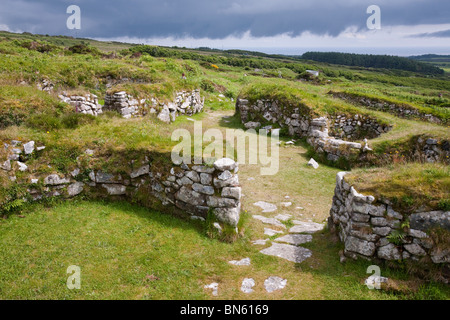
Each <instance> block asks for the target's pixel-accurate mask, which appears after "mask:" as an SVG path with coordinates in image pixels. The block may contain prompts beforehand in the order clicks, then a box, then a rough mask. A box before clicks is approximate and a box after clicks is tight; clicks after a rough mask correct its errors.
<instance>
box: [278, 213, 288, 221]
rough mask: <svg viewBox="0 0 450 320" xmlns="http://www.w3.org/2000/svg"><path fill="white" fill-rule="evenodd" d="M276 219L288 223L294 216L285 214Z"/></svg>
mask: <svg viewBox="0 0 450 320" xmlns="http://www.w3.org/2000/svg"><path fill="white" fill-rule="evenodd" d="M274 218H275V219H277V220H280V221H288V220H289V219H291V218H292V215H290V214H287V213H285V214H279V215H276V216H275V217H274Z"/></svg>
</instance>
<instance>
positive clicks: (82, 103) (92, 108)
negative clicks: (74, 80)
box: [58, 92, 103, 116]
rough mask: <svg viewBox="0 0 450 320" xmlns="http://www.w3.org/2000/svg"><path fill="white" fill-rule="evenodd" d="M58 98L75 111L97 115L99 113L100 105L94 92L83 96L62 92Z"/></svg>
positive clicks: (100, 111)
mask: <svg viewBox="0 0 450 320" xmlns="http://www.w3.org/2000/svg"><path fill="white" fill-rule="evenodd" d="M58 98H59V99H60V100H61V101H63V102H65V103H68V104H70V105H71V106H73V107H74V109H75V112H79V113H83V114H90V115H93V116H97V115H99V114H101V113H102V112H103V111H102V105H101V104H99V103H98V97H97V96H96V95H95V94H86V95H84V96H79V95H68V94H67V93H65V92H63V93H62V94H60V95H58Z"/></svg>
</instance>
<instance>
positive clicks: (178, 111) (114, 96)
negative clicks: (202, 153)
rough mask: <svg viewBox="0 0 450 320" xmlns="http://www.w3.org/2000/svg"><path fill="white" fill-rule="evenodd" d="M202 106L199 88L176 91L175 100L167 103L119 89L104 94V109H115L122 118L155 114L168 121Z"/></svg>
mask: <svg viewBox="0 0 450 320" xmlns="http://www.w3.org/2000/svg"><path fill="white" fill-rule="evenodd" d="M203 106H204V98H203V99H202V98H201V97H200V90H193V91H180V92H177V93H176V97H175V100H174V101H173V102H169V103H163V102H159V101H158V100H157V99H156V98H150V99H135V98H133V97H132V96H131V95H129V94H127V93H126V92H125V91H121V92H115V93H111V94H106V96H105V105H104V109H105V110H113V111H117V112H119V113H120V114H121V115H122V116H123V117H124V118H131V117H138V116H145V115H147V114H156V115H157V117H158V119H160V120H161V121H163V122H166V123H170V122H173V121H175V119H176V118H177V117H178V116H180V115H187V116H192V115H194V114H196V113H198V112H201V111H202V110H203Z"/></svg>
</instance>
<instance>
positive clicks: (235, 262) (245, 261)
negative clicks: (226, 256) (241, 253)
mask: <svg viewBox="0 0 450 320" xmlns="http://www.w3.org/2000/svg"><path fill="white" fill-rule="evenodd" d="M228 263H230V264H232V265H235V266H249V265H250V258H244V259H242V260H232V261H228Z"/></svg>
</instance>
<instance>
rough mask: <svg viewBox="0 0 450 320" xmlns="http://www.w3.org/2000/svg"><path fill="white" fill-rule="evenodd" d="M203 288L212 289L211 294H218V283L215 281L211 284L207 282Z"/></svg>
mask: <svg viewBox="0 0 450 320" xmlns="http://www.w3.org/2000/svg"><path fill="white" fill-rule="evenodd" d="M204 288H205V289H212V294H213V296H217V295H218V290H219V284H218V283H217V282H213V283H211V284H207V285H206V286H204Z"/></svg>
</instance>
